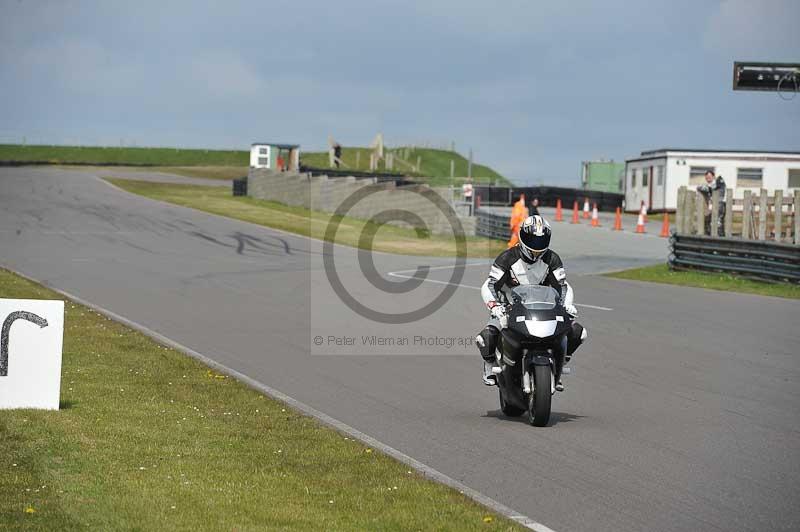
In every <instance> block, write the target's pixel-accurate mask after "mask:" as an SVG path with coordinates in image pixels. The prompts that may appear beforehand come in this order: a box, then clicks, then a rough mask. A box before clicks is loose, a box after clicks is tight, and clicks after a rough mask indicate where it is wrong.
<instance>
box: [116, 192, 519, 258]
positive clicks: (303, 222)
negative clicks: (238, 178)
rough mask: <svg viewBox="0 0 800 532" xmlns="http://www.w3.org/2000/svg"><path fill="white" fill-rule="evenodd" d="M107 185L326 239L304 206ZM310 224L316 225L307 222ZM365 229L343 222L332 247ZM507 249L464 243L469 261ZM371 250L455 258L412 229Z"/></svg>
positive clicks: (451, 244) (322, 216) (321, 220)
mask: <svg viewBox="0 0 800 532" xmlns="http://www.w3.org/2000/svg"><path fill="white" fill-rule="evenodd" d="M109 181H110V182H111V183H113V184H114V185H116V186H118V187H120V188H122V189H124V190H127V191H128V192H132V193H134V194H140V195H142V196H146V197H148V198H152V199H157V200H161V201H167V202H169V203H175V204H177V205H183V206H185V207H192V208H194V209H199V210H201V211H206V212H211V213H214V214H221V215H223V216H228V217H231V218H236V219H238V220H244V221H247V222H252V223H256V224H259V225H264V226H267V227H274V228H276V229H281V230H283V231H288V232H291V233H297V234H300V235H304V236H309V237H312V238H316V239H320V240H321V239H322V238H323V237H324V234H325V229H326V227H327V224H328V221H329V220H330V218H331V216H330V215H329V214H327V213H323V212H318V211H310V210H308V209H304V208H302V207H290V206H288V205H283V204H281V203H276V202H273V201H263V200H256V199H252V198H246V197H233V196H232V195H231V191H230V190H228V189H223V188H217V187H213V188H209V187H201V186H192V185H172V184H162V183H150V182H145V181H131V180H126V179H109ZM312 220H314V221H317V222H318V223H311V221H312ZM365 226H366V222H364V221H363V220H358V219H355V218H344V219H343V220H342V223H341V224H340V226H339V230H338V232H337V235H336V242H337V243H339V244H342V245H346V246H352V247H358V244H359V237H360V235H361V233H362V231H363V230H364V228H365ZM505 247H506V246H505V243H504V242H501V241H498V240H491V239H488V238H480V237H468V238H467V253H468V256H469V257H471V258H476V257H487V258H488V257H491V258H494V257H496V256H497V255H498V254H499V253H500V252H501V251H502V250H503V249H505ZM372 249H374V250H375V251H383V252H386V253H400V254H405V255H424V256H437V257H453V256H455V254H456V243H455V241H454V240H453V238H452V237H450V238H448V237H445V236H437V235H430V236H427V237H423V238H421V237H420V236H418V235H417V234H416V233H415V232H414V231H413V230H411V229H404V228H401V227H394V226H390V225H384V226H383V227H382V228H381V229H380V230H379V231H378V232H377V234H376V237H375V240H374V245H373V248H372Z"/></svg>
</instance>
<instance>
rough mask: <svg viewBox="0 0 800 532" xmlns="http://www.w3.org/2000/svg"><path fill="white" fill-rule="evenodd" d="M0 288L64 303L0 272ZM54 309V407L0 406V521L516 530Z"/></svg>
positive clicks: (253, 397) (78, 314) (234, 389)
mask: <svg viewBox="0 0 800 532" xmlns="http://www.w3.org/2000/svg"><path fill="white" fill-rule="evenodd" d="M0 295H1V296H2V297H4V298H23V299H63V298H62V297H61V296H59V295H58V294H56V293H54V292H52V291H50V290H48V289H46V288H44V287H42V286H40V285H37V284H35V283H31V282H29V281H27V280H25V279H22V278H20V277H18V276H16V275H14V274H12V273H10V272H8V271H5V270H0ZM65 314H66V315H65V325H64V349H63V367H62V384H61V404H62V407H61V410H60V411H57V412H54V411H42V410H6V411H0V449H2V453H0V469H2V471H3V473H2V475H0V530H47V531H50V530H58V531H68V530H197V531H204V530H267V529H269V530H278V529H279V530H298V531H306V530H397V531H405V530H517V529H519V527H517V526H516V525H515V524H514V523H512V522H510V521H508V520H506V519H503V518H501V517H498V516H496V515H493V514H492V513H491V512H490V511H488V510H487V509H486V508H484V507H482V506H480V505H478V504H476V503H474V502H473V501H471V500H470V499H467V498H466V497H464V496H463V495H461V494H459V493H458V492H457V491H455V490H452V489H450V488H447V487H445V486H442V485H440V484H437V483H434V482H431V481H429V480H427V479H425V478H423V477H422V476H421V475H419V474H417V473H416V472H414V471H410V470H409V468H408V467H407V466H405V465H404V464H402V463H400V462H397V461H395V460H394V459H391V458H389V457H387V456H385V455H382V454H381V453H379V452H377V451H373V450H372V449H370V448H368V447H365V446H364V445H363V444H362V443H360V442H358V441H355V440H353V439H352V438H348V437H346V436H344V435H343V434H340V433H338V432H336V431H333V430H331V429H328V428H326V427H324V426H322V425H320V424H319V423H318V422H316V421H315V420H313V419H311V418H308V417H306V416H304V415H301V414H299V413H297V412H295V411H293V410H292V409H291V408H288V407H287V406H286V405H284V404H283V403H280V402H278V401H275V400H273V399H270V398H268V397H265V396H264V395H262V394H260V393H258V392H256V391H254V390H252V389H250V388H248V387H246V386H244V385H243V384H241V383H239V382H238V381H236V380H234V379H232V378H229V377H227V376H225V375H222V374H219V373H217V372H216V371H213V370H211V369H209V368H208V367H206V366H204V365H202V364H200V363H199V362H197V361H195V360H194V359H192V358H190V357H188V356H186V355H183V354H181V353H178V352H176V351H174V350H172V349H170V348H168V347H165V346H162V345H159V344H158V343H156V342H154V341H153V340H151V339H150V338H148V337H146V336H144V335H142V334H140V333H138V332H136V331H133V330H131V329H129V328H127V327H124V326H122V325H120V324H119V323H116V322H114V321H112V320H109V319H107V318H105V317H104V316H102V315H100V314H97V313H95V312H94V311H92V310H91V309H88V308H85V307H83V306H81V305H78V304H75V303H71V302H69V301H67V302H66V305H65ZM209 355H213V353H209Z"/></svg>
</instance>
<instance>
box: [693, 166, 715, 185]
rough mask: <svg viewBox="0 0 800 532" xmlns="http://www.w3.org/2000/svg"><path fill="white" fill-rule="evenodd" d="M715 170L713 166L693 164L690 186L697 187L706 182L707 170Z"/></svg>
mask: <svg viewBox="0 0 800 532" xmlns="http://www.w3.org/2000/svg"><path fill="white" fill-rule="evenodd" d="M709 170H711V171H712V172H713V171H714V167H713V166H692V167H690V168H689V186H690V187H696V186H697V185H704V184H705V182H706V172H708V171H709Z"/></svg>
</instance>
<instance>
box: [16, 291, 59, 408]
mask: <svg viewBox="0 0 800 532" xmlns="http://www.w3.org/2000/svg"><path fill="white" fill-rule="evenodd" d="M63 338H64V302H63V301H45V300H40V299H0V409H3V408H44V409H48V410H58V401H59V397H60V393H61V347H62V342H63Z"/></svg>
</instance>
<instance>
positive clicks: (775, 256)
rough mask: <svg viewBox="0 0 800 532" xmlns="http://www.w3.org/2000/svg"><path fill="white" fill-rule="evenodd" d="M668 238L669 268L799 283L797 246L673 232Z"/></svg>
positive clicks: (799, 258)
mask: <svg viewBox="0 0 800 532" xmlns="http://www.w3.org/2000/svg"><path fill="white" fill-rule="evenodd" d="M669 242H670V255H669V266H670V268H671V269H678V270H684V269H697V270H707V271H716V272H726V273H733V274H737V275H741V276H742V277H750V278H754V279H758V280H761V281H789V282H792V283H800V246H793V245H790V244H779V243H776V242H767V241H758V240H741V239H738V238H717V237H710V236H700V235H692V236H689V235H679V234H674V233H673V235H672V236H671V237H670V239H669Z"/></svg>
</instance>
